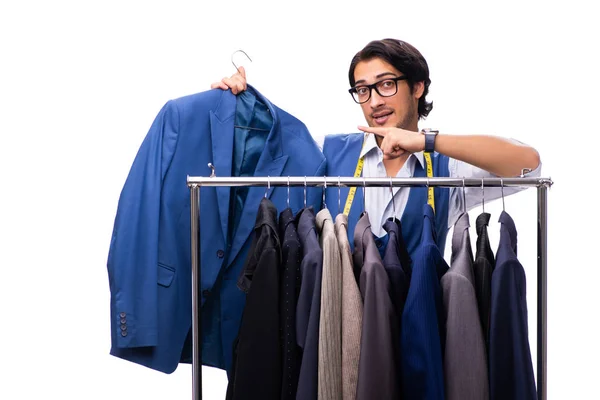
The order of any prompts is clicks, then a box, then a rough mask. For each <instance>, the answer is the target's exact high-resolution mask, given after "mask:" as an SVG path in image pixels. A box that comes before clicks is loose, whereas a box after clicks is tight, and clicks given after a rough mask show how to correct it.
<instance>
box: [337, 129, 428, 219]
mask: <svg viewBox="0 0 600 400" xmlns="http://www.w3.org/2000/svg"><path fill="white" fill-rule="evenodd" d="M365 141H366V137H365V140H363V147H364V145H365ZM423 155H424V156H425V164H426V169H427V177H428V178H431V177H433V166H432V165H433V164H432V162H431V154H429V153H426V152H423ZM364 165H365V160H364V159H363V157H360V158H359V159H358V163H356V169H355V170H354V177H355V178H358V177H359V176H360V174H361V173H362V170H363V166H364ZM355 195H356V186H353V187H351V188H350V191H349V192H348V197H347V198H346V205H345V206H344V214H345V215H348V214H350V208H351V207H352V202H353V201H354V196H355ZM427 203H428V204H429V205H430V206H431V208H433V211H434V212H435V198H434V196H433V187H432V186H430V187H429V188H428V190H427Z"/></svg>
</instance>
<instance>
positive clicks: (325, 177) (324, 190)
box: [323, 175, 327, 209]
mask: <svg viewBox="0 0 600 400" xmlns="http://www.w3.org/2000/svg"><path fill="white" fill-rule="evenodd" d="M326 191H327V176H326V175H323V208H324V209H325V208H327V203H326V202H325V192H326Z"/></svg>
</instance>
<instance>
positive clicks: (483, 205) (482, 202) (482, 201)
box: [481, 178, 485, 212]
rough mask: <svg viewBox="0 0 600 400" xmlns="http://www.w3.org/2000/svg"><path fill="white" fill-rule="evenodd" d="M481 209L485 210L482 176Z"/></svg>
mask: <svg viewBox="0 0 600 400" xmlns="http://www.w3.org/2000/svg"><path fill="white" fill-rule="evenodd" d="M481 211H482V212H485V189H484V187H483V178H481Z"/></svg>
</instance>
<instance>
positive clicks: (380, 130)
mask: <svg viewBox="0 0 600 400" xmlns="http://www.w3.org/2000/svg"><path fill="white" fill-rule="evenodd" d="M358 129H360V130H361V131H363V132H366V133H372V134H374V135H377V136H381V137H385V135H386V134H387V130H386V128H379V127H372V126H361V125H359V126H358Z"/></svg>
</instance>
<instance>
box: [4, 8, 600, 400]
mask: <svg viewBox="0 0 600 400" xmlns="http://www.w3.org/2000/svg"><path fill="white" fill-rule="evenodd" d="M285 4H286V5H284V2H265V1H243V2H242V1H241V2H234V1H224V0H221V1H216V0H215V1H212V2H206V1H181V0H178V1H174V0H171V1H161V2H159V1H143V2H142V1H136V2H134V1H102V2H100V1H94V2H92V1H64V0H63V1H60V0H57V1H53V2H45V1H19V2H9V1H6V2H2V3H1V5H0V134H1V135H2V136H1V142H0V177H1V182H0V191H1V192H0V202H1V207H0V234H1V237H0V260H1V266H2V269H1V271H2V274H1V275H0V276H1V283H0V285H1V286H0V308H1V312H0V321H1V325H0V335H1V339H0V360H1V361H0V365H1V366H2V372H1V376H2V377H1V378H0V381H1V384H0V398H2V399H35V398H60V399H106V398H117V397H118V398H127V399H131V398H134V399H166V398H169V399H189V398H191V367H190V366H189V365H180V366H179V368H178V369H177V371H176V372H175V373H173V374H171V375H166V374H163V373H159V372H156V371H153V370H150V369H147V368H145V367H142V366H139V365H136V364H133V363H130V362H127V361H123V360H120V359H117V358H114V357H112V356H110V355H109V354H108V352H109V348H110V334H109V297H110V293H109V287H108V277H107V272H106V258H107V254H108V246H109V240H110V235H111V230H112V224H113V218H114V215H115V212H116V206H117V200H118V196H119V193H120V190H121V188H122V185H123V183H124V180H125V178H126V176H127V173H128V171H129V167H130V166H131V163H132V161H133V158H134V156H135V154H136V152H137V149H138V147H139V145H140V143H141V141H142V139H143V138H144V136H145V134H146V133H147V131H148V128H149V127H150V124H151V123H152V120H153V119H154V117H155V116H156V114H157V113H158V111H159V109H160V108H161V106H162V105H163V104H164V103H165V102H166V101H167V100H169V99H172V98H177V97H180V96H183V95H187V94H191V93H195V92H199V91H203V90H207V89H208V88H209V86H210V83H211V82H213V81H215V80H220V79H221V78H222V77H223V76H229V75H231V74H232V73H233V72H234V67H233V66H232V64H231V54H232V53H233V52H234V51H235V50H237V49H244V50H245V51H246V52H247V53H248V54H249V55H250V56H251V57H252V59H253V62H252V63H250V62H249V61H245V60H244V58H243V56H242V55H240V54H238V55H236V60H237V61H238V62H239V63H243V64H244V65H245V66H246V67H247V70H248V77H249V82H250V83H251V84H253V85H254V86H255V87H256V88H257V89H258V90H259V91H261V92H262V93H263V94H264V95H265V96H267V98H269V99H270V100H271V101H272V102H273V103H274V104H276V105H278V106H279V107H281V108H283V109H285V110H287V111H289V112H291V113H292V114H294V115H295V116H296V117H298V118H300V119H301V120H302V121H303V122H305V123H306V125H307V126H308V128H309V129H310V131H311V133H312V134H313V135H314V137H315V138H316V139H317V140H318V141H319V142H322V138H323V135H325V134H327V133H340V132H355V131H356V126H357V125H358V124H362V123H363V122H364V120H363V117H362V113H361V111H360V108H359V107H358V106H357V105H356V104H354V102H353V101H352V100H351V98H350V96H349V95H348V93H347V88H348V79H347V71H348V66H349V63H350V60H351V58H352V56H353V55H354V54H355V53H356V52H357V51H358V50H359V49H361V48H362V47H363V46H364V45H366V44H367V43H368V42H369V41H370V40H373V39H382V38H385V37H395V38H401V39H403V40H405V41H408V42H409V43H411V44H413V45H415V46H416V47H417V48H418V49H419V50H420V51H421V52H422V53H423V55H424V56H425V57H426V59H427V60H428V63H429V65H430V70H431V78H432V81H433V83H432V86H431V91H430V96H429V98H430V99H431V100H433V102H434V109H433V111H432V113H431V114H430V117H429V118H428V120H427V121H425V122H424V123H422V124H421V127H425V126H431V127H436V128H439V129H440V130H441V131H442V132H444V133H457V134H465V133H487V134H495V135H500V136H506V137H515V138H518V139H520V140H521V141H523V142H526V143H528V144H530V145H532V146H534V147H535V148H537V149H538V150H539V152H540V153H541V155H542V159H543V171H542V175H543V176H546V177H548V176H550V177H551V178H552V179H553V180H554V182H555V185H554V186H553V188H552V189H551V190H550V192H549V220H548V222H549V250H548V254H549V261H548V269H549V275H548V293H549V294H548V307H549V308H548V398H549V399H566V398H571V399H583V398H594V397H595V396H597V394H595V389H596V388H597V379H598V372H600V370H599V369H598V367H597V360H598V359H599V357H600V351H599V349H598V343H599V341H598V328H599V324H598V317H597V307H598V299H599V294H598V291H597V287H598V282H597V279H598V276H599V274H598V271H597V270H598V268H600V262H598V256H597V254H595V251H597V247H596V246H597V237H598V235H597V230H596V228H597V225H598V222H599V221H598V214H597V211H596V210H595V208H594V207H595V203H596V202H597V200H596V198H595V197H594V196H592V195H591V193H592V191H597V190H598V187H597V185H593V184H590V183H591V182H593V179H594V178H598V175H597V170H595V169H593V165H595V164H596V161H597V145H598V139H597V134H598V131H599V130H598V120H597V118H596V115H597V114H598V110H597V105H598V101H597V100H596V99H597V97H596V96H597V94H598V90H599V89H600V88H599V87H598V78H597V76H598V71H599V67H600V65H599V63H598V50H597V43H596V41H595V40H594V39H593V38H594V37H596V38H597V37H598V36H599V34H598V30H597V28H593V27H592V26H593V25H596V23H597V21H596V19H595V17H593V13H592V8H591V5H592V4H593V2H591V1H589V2H585V3H584V2H582V1H564V2H554V1H543V2H542V1H540V2H533V1H519V2H513V1H506V0H505V1H502V2H494V3H493V5H488V4H487V3H486V4H484V3H483V2H477V1H473V2H465V1H445V2H443V3H441V2H440V3H436V2H431V1H411V2H406V1H398V0H397V1H393V2H392V1H379V2H373V1H363V2H356V3H350V2H343V3H342V2H340V3H339V4H336V5H333V4H331V3H329V2H325V1H298V2H296V3H294V4H292V5H287V3H285ZM506 208H507V211H508V212H509V213H510V214H511V215H512V216H513V217H514V218H515V221H516V224H517V228H518V230H519V255H520V258H521V260H522V262H523V264H524V265H525V267H526V270H527V274H528V297H529V311H530V331H531V332H530V333H531V334H530V339H531V348H532V354H533V357H534V364H535V355H536V344H535V338H536V333H535V329H536V324H535V312H536V303H535V288H536V284H535V282H536V281H535V280H536V275H535V271H536V193H535V189H530V190H528V191H526V192H524V193H520V194H517V195H514V196H512V197H509V198H507V199H506ZM500 210H501V202H499V201H496V202H494V203H492V204H488V206H487V207H486V211H490V212H491V213H492V224H491V226H490V232H491V233H492V247H493V248H494V250H495V248H496V246H497V233H498V224H497V219H498V215H499V212H500ZM480 211H481V209H475V210H473V211H472V212H471V223H472V226H473V225H474V222H475V218H476V216H477V215H478V213H479V212H480ZM472 236H474V232H473V231H472ZM447 255H448V253H447ZM203 373H204V394H205V396H204V398H206V399H220V398H224V392H225V387H226V381H225V378H224V376H225V375H224V373H223V372H222V371H218V370H213V369H208V368H204V370H203Z"/></svg>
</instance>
